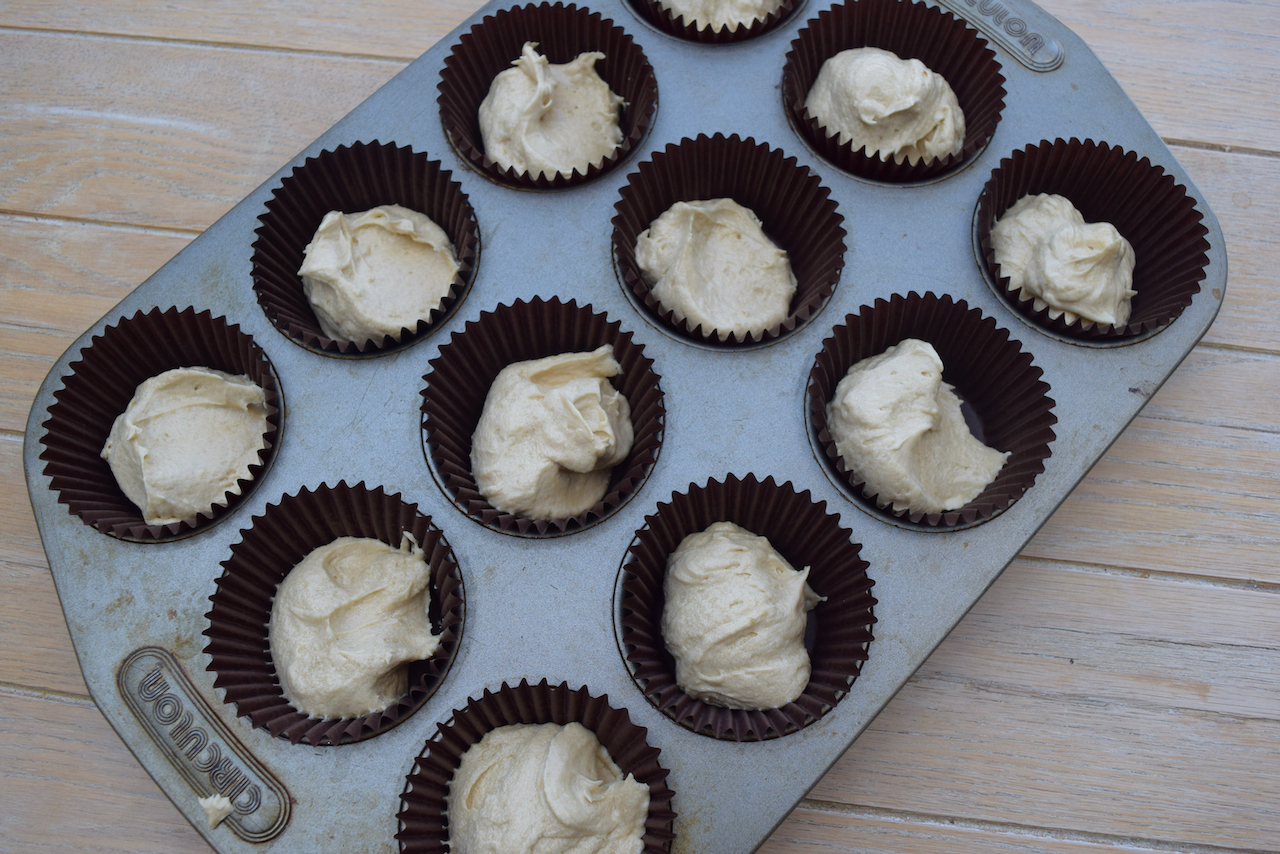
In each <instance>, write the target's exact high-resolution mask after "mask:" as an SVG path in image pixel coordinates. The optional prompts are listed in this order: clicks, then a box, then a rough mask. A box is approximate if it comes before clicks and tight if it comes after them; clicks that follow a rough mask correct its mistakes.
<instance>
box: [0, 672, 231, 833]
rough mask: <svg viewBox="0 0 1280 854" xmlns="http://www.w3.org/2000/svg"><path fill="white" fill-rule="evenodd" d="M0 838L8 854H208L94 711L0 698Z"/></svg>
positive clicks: (8, 695) (3, 694)
mask: <svg viewBox="0 0 1280 854" xmlns="http://www.w3.org/2000/svg"><path fill="white" fill-rule="evenodd" d="M0 732H3V733H4V735H5V737H4V738H0V768H4V773H3V774H0V803H3V804H4V809H0V839H3V840H4V842H3V848H4V850H5V851H6V852H14V854H35V852H47V851H93V852H95V854H134V852H136V853H137V854H209V851H210V849H209V846H208V845H207V844H206V843H205V841H204V840H203V839H201V838H200V836H199V834H197V833H196V832H195V830H194V829H192V827H191V825H190V824H188V823H187V821H186V819H184V818H183V817H182V815H181V814H180V813H179V812H178V811H177V810H176V809H174V808H173V805H172V804H171V803H169V801H168V799H167V798H165V796H164V794H163V793H161V791H160V789H159V788H158V787H157V786H156V784H155V783H154V782H153V781H152V780H151V778H150V777H148V776H147V774H146V772H145V771H143V770H142V766H141V765H139V764H138V763H137V762H136V761H135V760H134V758H133V756H132V755H130V753H129V751H128V749H127V748H126V747H125V746H124V744H123V743H122V742H121V741H120V739H119V738H118V737H117V736H116V734H115V733H114V732H113V731H112V730H111V727H110V726H108V724H107V722H106V720H105V719H103V717H102V715H101V714H99V712H98V710H97V709H96V708H95V707H94V706H93V705H92V703H89V702H88V701H85V702H84V703H68V702H57V701H54V700H49V699H39V698H37V697H32V696H27V695H24V694H22V693H16V692H8V691H0Z"/></svg>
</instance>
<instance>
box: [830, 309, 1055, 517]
mask: <svg viewBox="0 0 1280 854" xmlns="http://www.w3.org/2000/svg"><path fill="white" fill-rule="evenodd" d="M906 338H917V339H920V340H922V341H927V342H928V343H929V344H932V345H933V348H934V349H935V350H936V351H937V352H938V356H939V358H941V359H942V365H943V370H942V378H943V381H944V382H947V383H950V384H951V385H953V386H954V387H955V390H956V394H957V395H958V396H959V398H960V400H961V401H962V404H963V407H962V408H963V410H964V412H965V415H966V419H965V420H966V422H968V423H969V424H970V428H971V429H972V430H973V432H974V435H975V436H976V437H977V438H978V439H979V440H980V441H982V442H983V443H984V444H985V445H987V446H988V447H991V448H995V449H996V450H998V451H1008V452H1009V457H1008V459H1007V460H1006V461H1005V464H1004V467H1003V468H1001V469H1000V472H999V473H998V474H997V475H996V478H995V480H993V481H992V482H991V483H990V484H988V485H987V487H986V488H985V489H984V490H983V491H982V492H981V493H980V494H979V495H978V496H977V497H976V498H974V499H973V500H972V501H970V502H969V503H968V504H966V505H964V506H963V507H960V508H957V509H955V510H948V511H945V512H940V513H925V512H920V511H913V510H894V509H893V503H892V501H888V500H884V499H881V498H880V497H879V496H877V495H876V494H874V493H868V491H867V489H866V484H865V482H864V481H863V480H862V478H861V477H859V475H858V473H857V472H854V471H850V470H849V469H847V468H846V467H845V463H844V460H843V459H842V458H841V457H840V455H839V453H838V452H837V451H836V445H835V440H834V439H833V438H832V437H831V434H830V433H829V432H828V430H827V404H829V403H830V402H831V399H832V397H833V396H834V395H835V390H836V386H837V385H838V384H839V382H840V380H841V379H843V378H844V376H845V374H846V373H847V372H848V370H849V368H850V367H851V366H852V365H854V364H855V363H857V362H859V361H861V360H863V359H865V358H868V357H870V356H876V355H879V354H880V353H883V352H884V351H885V350H887V349H889V348H890V347H892V346H893V345H895V344H897V343H899V342H900V341H902V340H903V339H906ZM1043 374H1044V372H1043V371H1041V370H1040V368H1038V367H1035V366H1034V365H1033V364H1032V359H1031V354H1030V353H1028V352H1025V351H1023V349H1022V347H1021V346H1020V345H1019V343H1018V342H1017V341H1016V340H1015V339H1013V338H1011V337H1010V336H1009V332H1008V330H1005V329H1001V328H999V327H998V326H997V325H996V322H995V320H994V319H993V318H990V317H983V315H982V312H981V310H979V309H976V308H973V309H971V308H969V306H968V304H967V303H966V302H965V301H964V300H960V301H953V300H952V298H951V297H949V296H946V295H942V296H938V295H936V294H932V293H926V294H924V295H923V296H921V295H920V294H917V293H914V292H912V293H909V294H907V295H906V296H903V295H901V294H895V295H894V296H893V297H891V298H890V299H888V300H883V299H877V300H876V301H875V304H874V305H871V306H867V305H864V306H862V307H861V308H860V309H859V310H858V312H857V313H856V314H851V315H849V316H848V317H846V318H845V321H844V324H843V325H840V326H837V327H836V328H835V329H833V330H832V333H831V336H830V337H829V338H827V339H826V340H825V341H824V342H823V343H822V350H821V352H819V353H818V355H817V358H816V359H815V362H814V366H813V368H812V369H811V370H810V372H809V383H808V407H809V425H810V429H811V430H812V431H813V433H814V435H815V437H816V439H817V447H820V448H821V449H822V453H821V454H820V455H819V456H820V458H821V459H822V461H823V462H824V464H826V465H827V466H828V467H829V468H830V470H831V471H832V472H833V473H834V474H835V477H836V479H837V480H838V481H840V482H842V483H844V484H846V485H847V487H848V489H847V490H846V494H848V495H849V496H850V497H851V498H852V499H854V501H855V502H857V503H858V505H859V506H861V507H862V508H863V509H865V510H867V511H868V512H869V513H871V515H873V516H878V517H880V518H883V519H887V520H893V521H895V522H897V523H898V524H900V525H904V526H907V527H914V528H917V529H920V530H949V529H954V528H957V527H967V526H969V525H973V524H977V523H980V522H985V521H986V520H988V519H990V518H992V517H993V516H996V515H997V514H999V513H1001V512H1003V511H1005V510H1007V509H1008V508H1009V507H1010V506H1011V505H1012V504H1013V503H1014V502H1015V501H1017V500H1018V499H1019V498H1020V497H1021V496H1022V495H1023V493H1025V492H1026V491H1027V490H1028V489H1030V488H1031V486H1032V485H1033V484H1034V483H1035V480H1036V477H1037V476H1038V475H1039V474H1040V473H1041V472H1043V471H1044V464H1045V460H1047V459H1048V458H1049V455H1050V453H1051V451H1050V447H1049V446H1050V443H1052V442H1053V440H1054V433H1053V425H1054V424H1056V423H1057V421H1058V418H1057V416H1056V415H1054V414H1053V406H1054V402H1053V399H1052V398H1050V397H1049V394H1048V393H1049V385H1048V383H1045V382H1043V381H1042V380H1041V379H1040V378H1041V377H1042V376H1043ZM975 428H976V429H975Z"/></svg>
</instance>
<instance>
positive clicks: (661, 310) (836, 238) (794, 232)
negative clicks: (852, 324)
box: [612, 133, 848, 349]
mask: <svg viewBox="0 0 1280 854" xmlns="http://www.w3.org/2000/svg"><path fill="white" fill-rule="evenodd" d="M619 196H620V198H619V201H618V202H616V203H615V205H614V210H615V211H616V212H617V213H616V215H615V216H614V217H613V220H612V224H613V232H612V244H613V253H612V254H613V263H614V271H615V273H616V274H617V276H618V281H619V283H620V284H621V285H622V289H623V292H624V293H625V294H626V296H627V297H628V299H629V300H630V301H631V303H632V305H633V306H635V307H636V308H637V309H639V311H640V312H641V314H642V316H644V317H646V318H647V319H648V320H649V321H650V322H651V323H652V324H653V325H654V326H655V327H657V328H658V329H660V330H662V331H663V332H666V333H667V334H669V335H672V336H673V337H675V338H677V339H678V340H681V341H683V342H685V343H693V344H699V345H704V346H706V347H709V348H712V349H734V348H744V347H750V346H760V345H765V344H772V343H774V342H776V341H778V340H781V339H782V338H785V337H787V336H789V335H791V334H792V333H794V332H796V331H797V330H799V329H801V328H803V327H804V326H805V325H806V324H808V323H809V322H810V321H811V320H813V318H814V317H815V316H817V314H818V313H819V312H821V311H822V309H823V308H824V307H825V306H826V305H827V303H828V302H829V301H830V299H831V296H832V294H834V293H835V289H836V286H837V285H838V284H839V281H840V274H841V272H842V271H843V269H844V256H845V252H846V246H845V237H847V236H848V232H847V231H846V230H845V228H844V217H843V215H841V214H840V212H839V209H838V205H837V204H836V201H835V199H833V198H831V191H830V189H828V188H827V187H826V186H825V185H823V183H822V180H821V177H820V176H819V175H818V173H816V172H814V171H813V170H811V169H809V168H807V167H803V166H800V165H799V164H798V161H797V160H796V158H795V157H789V156H787V155H786V153H785V152H784V151H783V150H782V149H780V148H771V147H769V145H768V144H767V143H757V142H756V141H755V140H754V139H753V138H751V137H747V138H746V139H743V138H742V137H740V136H738V135H737V134H732V135H730V136H728V137H726V136H724V135H723V134H721V133H716V134H715V135H714V136H707V135H706V134H699V135H698V136H697V137H696V138H694V139H690V138H688V137H685V138H684V139H682V140H681V141H680V142H679V143H668V144H667V145H666V146H665V148H663V149H662V150H661V151H655V152H653V154H652V155H651V156H650V158H649V159H648V160H646V161H644V162H643V163H641V164H640V165H639V166H638V167H637V168H636V170H635V171H634V172H632V173H631V175H629V176H628V178H627V183H626V185H624V186H623V187H622V188H621V189H620V190H619ZM714 198H732V199H733V200H734V201H736V202H738V204H740V205H743V206H744V207H747V208H749V209H751V211H752V213H754V214H755V215H756V217H757V218H758V219H759V220H760V221H761V223H762V226H763V229H764V231H765V233H766V234H767V235H768V236H769V237H770V239H771V240H774V242H775V243H776V244H777V245H778V246H779V248H781V249H783V250H784V251H786V253H787V256H788V259H789V261H790V263H791V268H792V272H793V273H794V274H795V277H796V283H797V288H796V293H795V295H794V296H793V297H792V299H791V305H790V310H789V312H788V314H787V317H786V318H785V319H784V320H783V321H782V322H781V323H780V324H777V325H775V326H773V327H770V328H768V329H765V330H762V331H760V332H751V333H745V334H739V333H731V334H730V335H729V336H728V337H727V338H726V339H724V340H721V339H720V338H719V337H718V334H717V333H716V330H714V329H709V330H704V329H703V328H702V327H701V325H697V326H691V325H690V323H689V321H688V320H676V318H675V313H674V312H673V311H672V310H671V309H669V308H667V307H666V306H664V305H663V304H662V303H661V302H659V301H658V300H657V299H656V298H655V297H654V296H653V294H652V292H651V291H650V288H649V285H648V284H647V283H646V282H645V281H644V279H643V278H642V277H641V274H640V269H639V266H638V265H637V264H636V258H635V247H636V238H637V237H639V235H640V233H641V232H643V231H645V230H646V229H648V228H649V226H650V225H651V224H652V223H653V221H654V220H656V219H657V218H658V217H659V216H661V215H662V214H663V213H664V212H665V211H666V210H667V209H668V208H670V207H671V206H672V205H674V204H675V203H676V202H681V201H684V202H690V201H703V200H708V199H714Z"/></svg>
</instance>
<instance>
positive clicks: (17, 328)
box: [0, 216, 191, 432]
mask: <svg viewBox="0 0 1280 854" xmlns="http://www.w3.org/2000/svg"><path fill="white" fill-rule="evenodd" d="M190 239H191V238H190V236H188V235H182V234H174V233H169V234H163V233H157V232H147V231H142V230H139V229H134V228H127V227H107V226H100V225H92V224H86V223H68V222H58V221H49V220H32V219H28V218H23V217H13V216H0V305H3V306H4V308H3V311H2V312H0V360H3V362H4V364H5V370H4V371H3V375H0V430H12V431H16V432H22V431H23V430H25V429H26V421H27V412H28V410H29V409H30V408H31V400H32V398H34V397H35V393H36V390H37V389H38V388H39V387H40V383H42V382H43V381H44V378H45V375H46V374H48V372H49V368H50V367H51V366H52V364H53V362H54V360H56V359H57V358H58V357H59V356H60V355H62V353H63V351H65V350H66V348H67V347H68V346H69V345H70V344H71V342H72V341H74V340H75V339H76V338H78V337H79V336H80V334H81V333H83V332H84V330H86V329H88V328H89V327H90V326H92V325H93V324H94V323H95V322H96V321H97V320H98V319H99V318H100V317H102V315H104V314H105V313H106V312H107V311H108V310H109V309H110V308H111V306H113V305H115V304H116V303H117V302H119V301H120V300H121V299H123V298H124V297H126V296H127V295H128V294H129V292H130V291H132V290H133V289H134V288H135V287H137V286H138V285H139V284H140V283H141V282H142V281H143V280H145V279H146V278H147V276H149V275H151V273H153V272H154V271H155V270H156V269H157V268H159V267H160V266H161V265H163V264H164V263H165V262H166V261H168V260H169V259H170V258H172V257H173V256H174V255H175V254H176V253H177V252H178V250H179V249H181V248H182V247H184V246H186V245H187V243H188V242H190Z"/></svg>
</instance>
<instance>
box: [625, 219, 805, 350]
mask: <svg viewBox="0 0 1280 854" xmlns="http://www.w3.org/2000/svg"><path fill="white" fill-rule="evenodd" d="M636 264H637V265H638V266H639V268H640V274H641V277H642V278H643V279H644V281H645V283H646V284H648V285H649V290H650V292H651V293H652V294H653V296H654V298H655V299H656V300H658V301H659V302H660V303H662V305H663V306H664V307H665V308H667V309H669V310H670V311H671V312H672V313H673V314H674V316H675V318H676V320H677V321H681V320H683V321H686V322H687V323H688V324H689V326H690V327H694V328H696V327H697V326H699V325H701V326H702V329H703V331H704V332H710V331H711V330H713V329H714V330H715V332H716V334H717V335H718V336H719V337H720V340H721V341H723V340H725V339H726V338H728V337H729V336H730V335H731V334H737V335H740V336H741V335H747V334H751V333H756V334H758V333H760V332H763V331H764V330H766V329H769V328H771V327H773V326H777V325H778V324H780V323H782V321H784V320H786V318H787V315H788V313H789V312H790V306H791V298H792V297H793V296H794V295H795V292H796V277H795V275H794V274H793V273H792V272H791V263H790V261H789V260H788V259H787V253H786V252H784V251H783V250H781V249H779V248H778V247H777V245H775V244H774V242H773V241H772V240H770V239H769V238H768V236H767V235H765V233H764V229H763V228H761V224H760V220H759V219H758V218H757V217H756V215H755V213H753V212H752V211H751V210H750V209H749V208H746V207H743V206H742V205H740V204H738V203H737V202H735V201H734V200H733V199H708V200H706V201H695V202H676V203H675V204H674V205H672V206H671V207H670V208H668V209H667V210H666V211H665V212H664V213H663V214H662V215H661V216H659V217H658V218H657V219H656V220H654V221H653V222H652V223H651V224H650V225H649V227H648V228H647V229H645V230H644V231H642V232H640V236H639V237H638V238H637V239H636Z"/></svg>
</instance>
